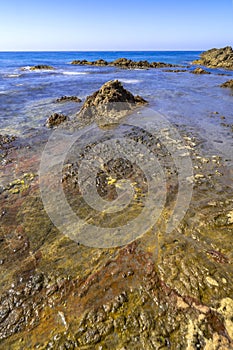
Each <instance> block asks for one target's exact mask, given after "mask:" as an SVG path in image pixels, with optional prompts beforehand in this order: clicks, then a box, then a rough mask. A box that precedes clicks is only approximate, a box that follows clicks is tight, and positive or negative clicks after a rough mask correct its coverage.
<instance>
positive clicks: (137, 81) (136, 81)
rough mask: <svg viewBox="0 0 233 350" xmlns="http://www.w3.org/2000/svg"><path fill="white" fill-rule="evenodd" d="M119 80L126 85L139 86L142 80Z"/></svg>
mask: <svg viewBox="0 0 233 350" xmlns="http://www.w3.org/2000/svg"><path fill="white" fill-rule="evenodd" d="M119 80H120V81H122V83H125V84H137V83H140V82H141V80H138V79H119Z"/></svg>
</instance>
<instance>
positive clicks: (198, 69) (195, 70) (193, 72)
mask: <svg viewBox="0 0 233 350" xmlns="http://www.w3.org/2000/svg"><path fill="white" fill-rule="evenodd" d="M190 73H192V74H211V73H210V72H207V71H206V70H204V69H202V68H200V67H199V68H196V69H194V70H193V71H191V72H190Z"/></svg>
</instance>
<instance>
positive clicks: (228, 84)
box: [220, 79, 233, 89]
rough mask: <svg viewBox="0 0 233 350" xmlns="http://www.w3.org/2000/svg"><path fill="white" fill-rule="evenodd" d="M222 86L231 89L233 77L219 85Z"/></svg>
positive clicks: (232, 87)
mask: <svg viewBox="0 0 233 350" xmlns="http://www.w3.org/2000/svg"><path fill="white" fill-rule="evenodd" d="M220 86H221V87H222V88H231V89H233V79H231V80H228V81H226V82H225V83H223V84H222V85H220Z"/></svg>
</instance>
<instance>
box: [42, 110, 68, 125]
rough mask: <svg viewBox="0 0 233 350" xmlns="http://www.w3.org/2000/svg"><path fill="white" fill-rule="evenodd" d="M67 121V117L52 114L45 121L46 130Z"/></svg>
mask: <svg viewBox="0 0 233 350" xmlns="http://www.w3.org/2000/svg"><path fill="white" fill-rule="evenodd" d="M67 120H68V117H67V116H65V115H63V114H59V113H54V114H52V115H51V116H50V117H49V118H48V119H47V120H46V123H45V126H47V128H53V127H55V126H58V125H60V124H61V123H63V122H65V121H67Z"/></svg>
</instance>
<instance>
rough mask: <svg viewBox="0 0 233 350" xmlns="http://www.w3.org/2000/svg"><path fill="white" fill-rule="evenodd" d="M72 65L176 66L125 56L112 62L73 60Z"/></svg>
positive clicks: (130, 67)
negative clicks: (135, 59)
mask: <svg viewBox="0 0 233 350" xmlns="http://www.w3.org/2000/svg"><path fill="white" fill-rule="evenodd" d="M71 64H74V65H85V66H113V67H119V68H126V69H135V68H137V69H149V68H164V67H176V66H175V65H173V64H170V63H163V62H152V63H150V62H148V61H138V62H137V61H132V60H130V59H127V58H118V59H116V60H115V61H113V62H107V61H105V60H103V59H100V60H97V61H92V62H90V61H87V60H82V61H81V60H75V61H73V62H71Z"/></svg>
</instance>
